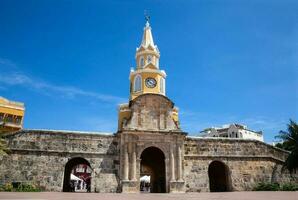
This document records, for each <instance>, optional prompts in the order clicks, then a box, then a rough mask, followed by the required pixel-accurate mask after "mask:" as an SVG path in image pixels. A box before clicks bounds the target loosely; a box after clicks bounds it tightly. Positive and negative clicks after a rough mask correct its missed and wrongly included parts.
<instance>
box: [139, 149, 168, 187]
mask: <svg viewBox="0 0 298 200" xmlns="http://www.w3.org/2000/svg"><path fill="white" fill-rule="evenodd" d="M165 171H166V170H165V156H164V154H163V152H162V151H161V150H160V149H158V148H156V147H148V148H146V149H145V150H144V151H143V152H142V155H141V165H140V191H141V192H142V193H165V192H166V175H165Z"/></svg>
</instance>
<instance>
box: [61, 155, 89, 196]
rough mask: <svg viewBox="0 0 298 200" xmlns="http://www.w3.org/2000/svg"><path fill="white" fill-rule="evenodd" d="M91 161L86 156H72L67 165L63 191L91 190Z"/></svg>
mask: <svg viewBox="0 0 298 200" xmlns="http://www.w3.org/2000/svg"><path fill="white" fill-rule="evenodd" d="M91 173H92V169H91V167H90V163H89V162H88V161H87V160H85V159H84V158H72V159H71V160H69V161H68V162H67V163H66V165H65V170H64V180H63V192H91Z"/></svg>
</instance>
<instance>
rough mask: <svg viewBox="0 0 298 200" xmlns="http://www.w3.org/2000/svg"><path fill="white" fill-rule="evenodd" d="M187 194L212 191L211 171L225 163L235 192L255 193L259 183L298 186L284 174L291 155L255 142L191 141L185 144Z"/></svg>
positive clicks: (239, 140)
mask: <svg viewBox="0 0 298 200" xmlns="http://www.w3.org/2000/svg"><path fill="white" fill-rule="evenodd" d="M184 152H185V154H184V178H185V186H186V192H200V191H202V192H205V191H209V177H208V167H209V165H210V163H211V162H212V161H221V162H223V163H224V164H225V165H226V166H227V167H228V169H229V170H228V173H229V176H230V183H231V189H232V190H233V191H243V190H252V188H253V187H254V186H256V184H257V183H259V182H280V183H282V182H297V181H298V176H297V174H296V175H289V173H287V172H286V171H283V173H282V172H281V168H282V164H283V161H284V160H285V159H286V157H287V155H288V153H287V152H286V151H283V150H281V149H278V148H274V147H273V146H271V145H268V144H265V143H263V142H259V141H254V140H243V139H218V138H214V139H213V138H190V137H188V138H187V139H186V141H185V144H184Z"/></svg>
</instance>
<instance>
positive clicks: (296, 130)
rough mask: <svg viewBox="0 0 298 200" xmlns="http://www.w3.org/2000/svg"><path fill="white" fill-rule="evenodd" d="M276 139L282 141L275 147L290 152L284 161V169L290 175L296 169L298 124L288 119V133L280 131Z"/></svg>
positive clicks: (297, 163)
mask: <svg viewBox="0 0 298 200" xmlns="http://www.w3.org/2000/svg"><path fill="white" fill-rule="evenodd" d="M276 138H279V139H281V140H282V143H281V144H280V145H277V147H279V148H283V149H285V150H288V151H290V152H291V153H290V154H289V156H288V158H287V159H286V161H285V166H286V168H287V169H288V170H289V171H290V173H292V172H296V169H298V124H297V123H296V122H294V121H293V120H291V119H290V123H289V124H288V131H280V132H279V135H278V136H276Z"/></svg>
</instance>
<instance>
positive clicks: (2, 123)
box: [0, 96, 25, 134]
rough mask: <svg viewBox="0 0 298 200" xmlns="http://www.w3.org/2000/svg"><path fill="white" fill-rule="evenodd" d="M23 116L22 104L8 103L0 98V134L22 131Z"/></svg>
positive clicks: (23, 108)
mask: <svg viewBox="0 0 298 200" xmlns="http://www.w3.org/2000/svg"><path fill="white" fill-rule="evenodd" d="M24 114H25V107H24V104H23V103H20V102H14V101H9V100H8V99H5V98H3V97H1V96H0V134H1V133H7V132H14V131H17V130H20V129H22V128H23V119H24Z"/></svg>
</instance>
